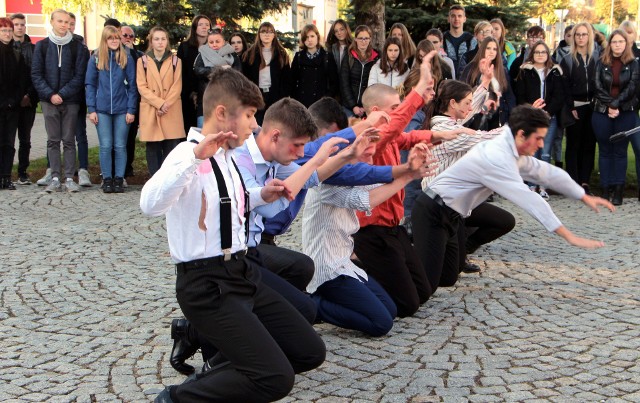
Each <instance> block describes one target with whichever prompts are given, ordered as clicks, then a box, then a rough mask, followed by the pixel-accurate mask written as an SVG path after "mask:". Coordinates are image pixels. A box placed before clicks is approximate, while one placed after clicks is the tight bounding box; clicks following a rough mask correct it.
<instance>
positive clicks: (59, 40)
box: [49, 31, 76, 68]
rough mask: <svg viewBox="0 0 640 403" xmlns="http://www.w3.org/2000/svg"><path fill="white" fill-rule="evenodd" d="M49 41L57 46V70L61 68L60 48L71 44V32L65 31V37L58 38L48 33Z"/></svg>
mask: <svg viewBox="0 0 640 403" xmlns="http://www.w3.org/2000/svg"><path fill="white" fill-rule="evenodd" d="M49 40H50V41H51V42H53V43H55V44H56V45H57V48H58V68H60V67H62V47H63V46H64V45H67V44H69V43H71V41H72V40H73V34H72V33H71V31H67V34H66V35H65V36H58V35H56V34H54V33H53V32H50V33H49ZM75 62H76V61H75V60H72V61H71V63H75Z"/></svg>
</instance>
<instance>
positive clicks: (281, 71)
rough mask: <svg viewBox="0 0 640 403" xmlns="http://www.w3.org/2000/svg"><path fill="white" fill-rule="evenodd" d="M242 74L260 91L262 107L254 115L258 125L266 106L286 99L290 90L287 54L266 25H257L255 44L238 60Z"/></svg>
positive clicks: (273, 29)
mask: <svg viewBox="0 0 640 403" xmlns="http://www.w3.org/2000/svg"><path fill="white" fill-rule="evenodd" d="M242 73H243V74H244V75H245V76H246V77H247V78H248V79H249V80H251V81H253V82H254V83H255V84H256V85H257V86H258V87H259V88H260V92H262V98H263V99H264V104H265V106H264V109H261V110H259V111H258V112H257V113H256V121H257V122H258V124H259V125H261V124H262V119H264V112H265V111H266V110H267V109H268V108H269V106H271V105H273V104H274V103H275V102H277V101H279V100H280V99H282V98H285V97H288V96H289V94H290V91H291V67H290V66H289V55H288V54H287V51H286V50H285V48H284V47H283V46H282V44H281V43H280V41H279V40H278V36H277V35H276V29H275V28H274V26H273V24H271V23H270V22H263V23H262V24H260V27H259V28H258V37H257V38H256V41H255V42H254V44H253V45H251V47H250V48H249V49H247V52H246V53H245V54H244V57H243V58H242Z"/></svg>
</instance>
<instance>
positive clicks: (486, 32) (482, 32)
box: [479, 29, 493, 36]
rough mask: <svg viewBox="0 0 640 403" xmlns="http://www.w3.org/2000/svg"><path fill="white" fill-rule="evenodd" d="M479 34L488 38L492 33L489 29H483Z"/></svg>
mask: <svg viewBox="0 0 640 403" xmlns="http://www.w3.org/2000/svg"><path fill="white" fill-rule="evenodd" d="M479 33H481V34H482V35H484V36H489V35H491V34H492V33H493V31H492V30H490V29H485V30H484V31H480V32H479Z"/></svg>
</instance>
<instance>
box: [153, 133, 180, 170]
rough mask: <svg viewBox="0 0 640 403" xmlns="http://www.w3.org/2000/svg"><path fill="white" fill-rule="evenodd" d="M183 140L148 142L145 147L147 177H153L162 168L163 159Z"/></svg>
mask: <svg viewBox="0 0 640 403" xmlns="http://www.w3.org/2000/svg"><path fill="white" fill-rule="evenodd" d="M182 140H183V139H171V140H162V141H148V142H147V147H146V153H147V168H148V169H149V175H151V176H153V174H155V173H156V172H158V169H160V167H161V166H162V163H163V162H164V159H165V158H167V155H169V153H170V152H171V150H173V149H174V148H176V146H177V145H178V144H180V142H181V141H182Z"/></svg>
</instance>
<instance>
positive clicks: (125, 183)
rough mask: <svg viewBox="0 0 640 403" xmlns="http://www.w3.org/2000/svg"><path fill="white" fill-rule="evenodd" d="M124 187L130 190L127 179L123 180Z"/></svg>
mask: <svg viewBox="0 0 640 403" xmlns="http://www.w3.org/2000/svg"><path fill="white" fill-rule="evenodd" d="M122 187H123V188H128V187H129V185H128V184H127V180H126V179H125V178H122Z"/></svg>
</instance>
